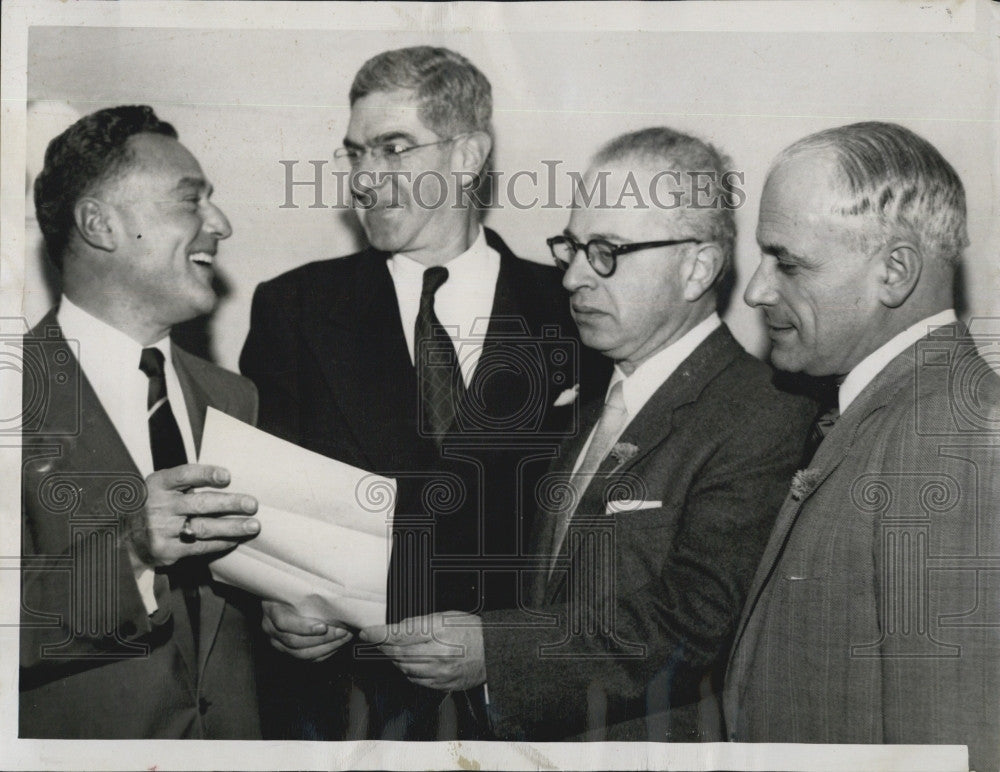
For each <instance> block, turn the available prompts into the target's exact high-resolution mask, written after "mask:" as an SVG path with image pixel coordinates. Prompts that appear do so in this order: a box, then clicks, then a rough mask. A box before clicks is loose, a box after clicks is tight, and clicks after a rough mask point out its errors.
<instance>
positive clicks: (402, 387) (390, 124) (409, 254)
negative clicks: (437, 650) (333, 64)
mask: <svg viewBox="0 0 1000 772" xmlns="http://www.w3.org/2000/svg"><path fill="white" fill-rule="evenodd" d="M350 102H351V117H350V122H349V124H348V126H347V131H346V134H345V137H344V140H343V147H341V148H339V149H338V150H337V151H336V153H335V155H336V156H337V158H338V159H340V160H341V161H342V163H344V164H345V165H346V166H347V167H348V168H349V170H350V173H351V177H350V179H351V188H352V191H353V193H354V196H355V208H356V210H357V214H358V217H359V219H360V221H361V225H362V227H363V228H364V231H365V234H366V236H367V237H368V241H369V242H370V244H371V246H370V247H369V248H367V249H365V250H363V251H362V252H359V253H357V254H353V255H349V256H347V257H343V258H337V259H332V260H325V261H321V262H316V263H311V264H309V265H305V266H302V267H300V268H297V269H295V270H293V271H290V272H289V273H286V274H284V275H282V276H279V277H277V278H276V279H273V280H271V281H269V282H266V283H264V284H262V285H261V286H260V287H259V288H258V289H257V292H256V295H255V297H254V303H253V312H252V318H251V326H250V333H249V335H248V337H247V341H246V345H245V347H244V350H243V354H242V356H241V359H240V366H241V368H242V370H243V372H244V373H245V374H246V375H248V376H250V377H251V378H252V379H253V380H254V381H255V383H256V384H257V387H258V389H259V390H260V395H261V425H262V426H263V427H264V428H265V429H268V430H269V431H272V432H274V433H276V434H278V435H280V436H282V437H285V438H286V439H289V440H291V441H293V442H296V443H298V444H300V445H302V446H303V447H306V448H308V449H310V450H313V451H316V452H319V453H323V454H325V455H327V456H330V457H332V458H336V459H339V460H341V461H345V462H347V463H350V464H353V465H354V466H357V467H360V468H363V469H367V470H370V471H373V472H378V473H381V474H384V475H387V476H389V477H394V478H397V482H398V496H397V502H396V510H395V520H394V530H393V534H392V537H393V543H394V549H393V555H392V567H391V569H390V577H389V579H388V596H389V612H388V614H389V619H388V621H390V622H396V621H399V620H400V619H403V618H405V617H413V616H419V615H422V614H426V613H430V612H434V611H439V610H445V609H459V610H463V611H473V610H478V609H483V608H503V607H507V606H512V605H515V604H516V602H517V595H516V591H517V575H518V572H519V571H520V569H521V567H522V565H523V564H524V559H523V555H524V550H525V548H526V545H525V543H524V537H525V536H526V535H527V533H529V531H530V526H531V523H530V518H531V515H532V514H533V513H534V511H535V506H534V492H535V484H536V481H537V479H538V477H539V476H540V475H541V474H542V473H543V472H544V470H545V468H546V465H547V464H548V461H549V459H551V458H552V457H553V456H554V455H556V453H557V452H558V446H559V442H560V441H561V440H562V439H563V438H565V437H566V436H568V435H569V436H572V435H573V434H574V432H575V429H576V425H577V424H576V420H575V419H576V416H577V406H576V405H575V404H574V402H573V399H572V397H573V396H575V395H576V394H577V393H578V392H579V393H582V394H584V395H586V394H588V393H589V392H590V391H591V386H592V385H596V384H597V382H598V381H600V380H601V376H602V375H604V374H605V373H606V369H605V368H603V367H602V366H601V365H600V364H598V365H597V367H595V368H594V369H593V371H591V369H590V368H589V366H588V364H587V363H586V362H582V361H581V360H582V357H581V356H580V355H579V351H578V348H579V347H578V342H577V340H576V330H575V326H574V325H573V321H572V319H571V318H570V316H569V312H568V304H567V302H566V295H565V292H564V291H563V289H562V288H561V287H560V283H559V281H560V277H559V274H558V272H557V271H556V270H555V269H554V268H552V267H551V266H543V265H538V264H536V263H530V262H527V261H525V260H520V259H518V258H517V257H515V256H514V255H513V254H512V253H511V252H510V250H509V249H508V248H507V246H506V245H505V244H504V242H503V241H502V240H501V239H500V237H499V236H497V234H495V233H494V232H492V231H490V230H487V229H484V228H483V227H482V225H481V224H480V219H481V212H480V210H479V208H478V207H477V206H476V201H477V197H476V196H473V195H471V192H472V189H473V188H474V187H475V185H476V184H477V179H478V178H479V176H480V175H481V174H482V172H483V171H484V168H485V166H486V164H487V160H488V158H489V155H490V152H491V149H492V145H493V137H492V127H491V125H490V120H491V115H492V95H491V88H490V84H489V81H488V80H487V79H486V77H485V76H484V75H483V74H482V73H481V72H480V71H479V70H478V69H477V68H476V67H475V66H474V65H473V64H472V63H471V62H469V61H468V60H467V59H465V58H464V57H462V56H460V55H458V54H456V53H455V52H453V51H449V50H447V49H443V48H430V47H426V46H420V47H415V48H404V49H400V50H395V51H387V52H384V53H381V54H379V55H378V56H375V57H374V58H372V59H370V60H369V61H367V62H366V63H365V64H364V66H363V67H362V68H361V70H360V71H359V72H358V74H357V75H356V77H355V79H354V83H353V85H352V87H351V92H350ZM605 382H606V381H605ZM603 385H604V383H603V382H602V383H600V387H603ZM574 387H579V389H578V391H576V390H574ZM600 387H598V388H600ZM421 545H423V546H421ZM264 629H265V630H266V631H267V632H268V633H269V634H270V635H271V638H272V641H273V643H274V647H275V648H276V649H277V650H278V651H280V652H282V654H285V655H288V656H286V657H283V659H284V660H286V661H290V660H289V657H292V658H296V659H300V660H304V661H306V663H305V664H304V666H303V668H302V669H301V671H300V672H299V673H297V674H296V673H295V669H296V668H294V667H290V666H289V665H288V663H287V662H285V663H284V664H283V663H282V662H280V661H279V662H275V663H274V665H273V666H272V668H271V671H272V673H273V674H274V681H275V688H274V690H273V692H274V695H275V706H274V711H273V712H274V713H275V714H277V717H278V718H279V719H280V723H281V724H282V725H279V726H277V727H276V728H275V730H274V731H275V733H276V734H278V735H279V736H290V737H299V738H308V739H343V738H344V737H348V738H350V739H358V738H362V739H363V738H372V739H387V740H402V739H430V740H433V739H454V738H456V737H459V738H463V739H487V738H489V737H490V734H489V730H488V728H487V727H486V725H485V721H484V712H483V709H484V705H485V695H484V693H483V690H482V689H481V688H473V689H471V690H469V691H468V692H466V691H458V692H457V693H456V694H454V695H446V694H444V693H442V692H439V691H433V690H430V689H426V688H423V686H422V685H419V684H417V685H413V684H410V683H408V682H407V681H406V679H405V678H403V677H402V675H401V674H400V673H399V672H398V671H397V670H396V669H395V668H394V667H393V666H392V665H391V663H389V662H386V661H373V656H372V654H373V652H372V651H371V650H370V649H371V647H369V651H368V652H367V657H361V656H358V657H357V658H355V657H354V650H353V649H354V647H351V646H348V647H344V644H345V643H346V642H347V641H349V640H351V637H352V636H351V635H350V632H351V631H347V630H345V629H343V628H342V627H341V626H339V625H337V624H336V620H311V619H303V618H300V617H296V616H295V615H293V614H291V613H290V612H289V609H287V608H285V607H283V606H280V605H277V604H273V603H266V604H265V620H264ZM341 647H344V648H341ZM338 649H340V651H338ZM334 652H337V653H336V654H334ZM375 655H376V656H377V652H375ZM327 659H329V661H328V662H323V660H327ZM293 683H297V684H298V686H297V687H295V686H293V685H292V684H293ZM351 686H353V687H355V688H354V690H353V698H351V697H350V695H351V694H352V692H351V691H350V687H351ZM348 708H350V710H348Z"/></svg>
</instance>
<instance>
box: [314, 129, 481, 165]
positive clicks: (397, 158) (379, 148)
mask: <svg viewBox="0 0 1000 772" xmlns="http://www.w3.org/2000/svg"><path fill="white" fill-rule="evenodd" d="M464 136H465V134H456V135H455V136H454V137H448V138H447V139H439V140H437V141H436V142H424V143H422V144H420V145H407V144H405V143H403V142H381V143H379V144H377V145H369V146H366V147H338V148H337V149H336V150H334V151H333V157H334V158H335V159H337V160H338V161H347V163H349V164H350V165H351V166H358V165H360V163H361V161H362V159H363V158H364V157H365V153H368V155H369V156H371V159H372V160H373V161H385V163H386V165H387V166H399V164H400V163H401V162H402V158H403V156H404V155H406V154H407V153H411V152H413V151H414V150H419V149H420V148H422V147H433V146H434V145H443V144H445V143H446V142H453V141H454V140H456V139H459V138H460V137H464Z"/></svg>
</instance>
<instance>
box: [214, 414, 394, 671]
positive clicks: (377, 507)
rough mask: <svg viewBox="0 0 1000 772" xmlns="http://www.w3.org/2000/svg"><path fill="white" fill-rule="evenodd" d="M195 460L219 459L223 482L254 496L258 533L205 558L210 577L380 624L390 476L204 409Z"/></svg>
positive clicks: (345, 621)
mask: <svg viewBox="0 0 1000 772" xmlns="http://www.w3.org/2000/svg"><path fill="white" fill-rule="evenodd" d="M200 461H201V462H202V463H211V464H218V465H222V466H225V467H226V468H227V469H228V470H229V472H230V476H231V482H230V487H232V488H233V489H235V490H241V491H246V492H247V493H250V494H252V495H253V496H255V497H256V499H257V500H258V502H259V506H258V509H257V516H256V520H257V521H259V522H260V535H259V536H258V537H257V538H256V539H254V540H253V541H252V542H248V543H245V544H242V545H240V546H239V547H238V548H237V549H235V550H233V551H232V552H230V553H229V554H227V555H224V556H223V557H221V558H219V559H217V560H214V561H213V562H212V563H211V568H212V574H213V576H214V577H215V578H216V579H217V580H218V581H221V582H226V583H228V584H232V585H235V586H237V587H241V588H243V589H245V590H248V591H250V592H252V593H254V594H256V595H259V596H260V597H261V598H263V599H265V600H270V601H278V602H281V603H283V604H286V605H287V606H288V607H290V610H291V611H294V613H295V614H297V615H298V616H299V617H306V618H310V619H317V620H320V621H322V622H324V623H329V624H331V625H334V626H335V627H339V628H344V627H354V628H362V627H365V626H367V625H372V624H381V623H382V622H384V621H385V610H386V577H387V575H388V570H389V556H390V552H391V548H392V518H393V512H394V510H395V503H396V483H395V481H394V480H390V479H388V478H386V477H380V476H378V475H374V474H370V473H368V472H365V471H363V470H361V469H356V468H354V467H352V466H349V465H347V464H343V463H341V462H339V461H334V460H333V459H329V458H326V457H325V456H321V455H319V454H318V453H312V452H310V451H307V450H303V449H302V448H300V447H298V446H296V445H294V444H292V443H290V442H286V441H285V440H282V439H279V438H278V437H274V436H272V435H270V434H267V433H265V432H262V431H260V430H258V429H255V428H254V427H252V426H250V425H249V424H245V423H242V422H241V421H238V420H236V419H235V418H232V417H230V416H228V415H226V414H225V413H222V412H220V411H218V410H214V409H212V408H209V410H208V413H207V414H206V416H205V429H204V434H203V437H202V445H201V457H200ZM273 608H275V607H272V611H273ZM277 613H278V614H279V615H280V616H281V619H283V620H286V621H285V624H291V625H292V627H293V628H294V629H288V628H283V627H282V624H281V623H280V621H279V623H278V624H275V621H276V619H277V618H276V617H275V615H274V613H272V615H271V619H270V621H269V624H270V625H271V626H272V627H273V628H274V630H275V632H276V633H277V632H280V633H282V634H284V635H299V633H298V632H296V631H297V630H299V629H302V628H301V627H300V625H302V624H306V623H294V622H288V621H287V620H288V619H289V617H288V615H287V614H282V613H281V612H277ZM327 632H329V631H327ZM322 635H327V633H323V634H321V636H322ZM330 635H331V636H332V634H330ZM276 640H277V641H278V642H279V643H282V645H283V646H285V647H286V648H288V649H295V650H296V651H301V650H302V649H310V648H313V647H314V646H327V645H328V644H331V643H334V641H335V640H339V639H336V638H335V637H330V638H328V639H325V640H323V641H322V642H319V641H316V642H314V643H313V644H307V645H301V646H291V645H288V644H289V643H293V642H294V643H298V644H302V643H303V642H301V641H297V640H296V639H293V638H285V639H282V638H280V637H279V638H277V639H276ZM313 653H315V652H313ZM329 653H331V652H328V651H325V650H324V651H323V652H322V654H320V656H322V655H323V654H329Z"/></svg>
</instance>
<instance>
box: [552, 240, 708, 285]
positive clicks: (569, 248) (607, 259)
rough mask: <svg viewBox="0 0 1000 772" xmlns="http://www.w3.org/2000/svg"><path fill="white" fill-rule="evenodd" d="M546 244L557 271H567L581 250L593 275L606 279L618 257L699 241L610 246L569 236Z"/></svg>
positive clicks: (602, 241) (603, 241)
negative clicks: (581, 241)
mask: <svg viewBox="0 0 1000 772" xmlns="http://www.w3.org/2000/svg"><path fill="white" fill-rule="evenodd" d="M546 242H547V243H548V245H549V249H550V250H551V251H552V257H553V258H554V259H555V261H556V266H557V267H558V268H559V269H561V270H563V271H567V270H569V266H570V263H572V262H573V258H574V257H576V253H577V252H579V251H580V250H581V249H582V250H583V251H584V254H586V255H587V262H588V263H590V267H591V268H593V269H594V273H596V274H597V275H598V276H601V277H603V278H605V279H606V278H607V277H609V276H611V275H612V274H613V273H614V272H615V269H616V268H617V267H618V256H619V255H627V254H629V253H631V252H638V251H639V250H640V249H653V248H654V247H673V246H676V245H678V244H700V243H701V240H700V239H671V240H669V241H640V242H638V243H635V244H612V243H611V242H610V241H608V240H607V239H591V240H590V241H588V242H587V243H586V244H581V243H580V242H579V241H577V240H576V239H574V238H572V237H570V236H553V237H552V238H550V239H546Z"/></svg>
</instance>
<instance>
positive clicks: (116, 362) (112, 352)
mask: <svg viewBox="0 0 1000 772" xmlns="http://www.w3.org/2000/svg"><path fill="white" fill-rule="evenodd" d="M56 318H57V320H58V322H59V327H60V328H61V329H62V332H63V337H64V338H66V340H68V341H78V342H79V347H80V348H79V351H80V363H81V365H83V367H84V369H85V370H87V369H88V367H89V372H88V377H89V376H90V373H91V372H93V371H94V370H96V369H98V367H97V366H98V365H100V368H99V369H100V370H102V371H105V372H109V373H121V372H124V371H125V368H129V369H138V367H139V358H140V356H141V355H142V349H143V348H144V347H143V346H142V345H141V344H140V343H138V342H137V341H135V340H133V339H132V338H130V337H129V336H128V335H126V334H125V333H124V332H122V331H121V330H119V329H118V328H117V327H113V326H111V325H110V324H108V323H107V322H105V321H102V320H101V319H98V318H97V317H96V316H94V315H93V314H91V313H89V312H88V311H85V310H83V309H82V308H80V306H78V305H77V304H76V303H74V302H73V301H72V300H70V299H69V298H68V297H66V296H65V295H64V296H63V297H62V300H61V301H60V302H59V312H58V314H57V315H56ZM151 347H155V348H158V349H159V350H160V351H162V352H163V356H164V358H165V360H166V361H167V362H169V361H170V336H169V335H164V336H163V337H162V338H160V340H158V341H157V342H156V343H154V344H152V346H151ZM145 348H150V347H149V346H147V347H145ZM91 351H93V352H99V353H95V354H94V361H89V362H88V361H86V360H87V354H88V352H91ZM113 377H117V376H113Z"/></svg>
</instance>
